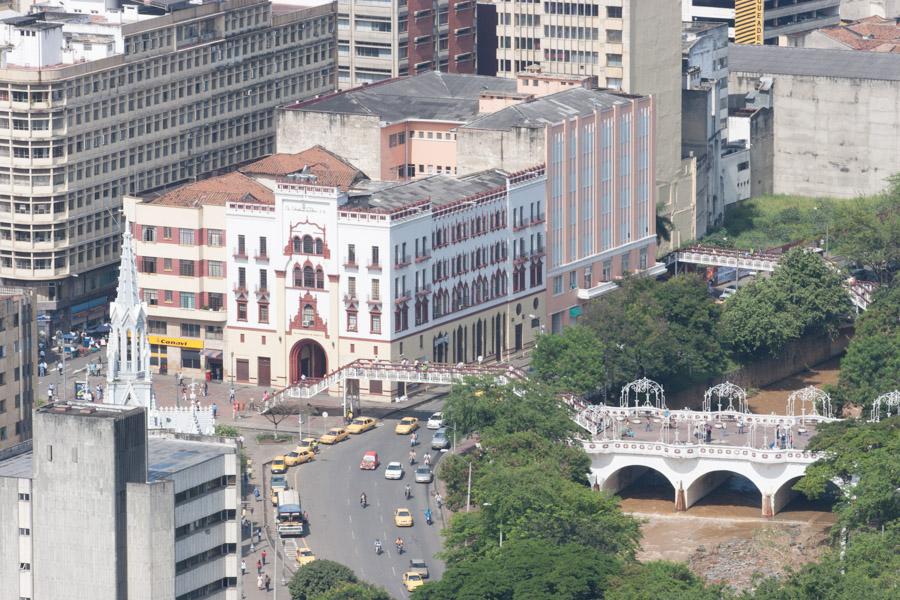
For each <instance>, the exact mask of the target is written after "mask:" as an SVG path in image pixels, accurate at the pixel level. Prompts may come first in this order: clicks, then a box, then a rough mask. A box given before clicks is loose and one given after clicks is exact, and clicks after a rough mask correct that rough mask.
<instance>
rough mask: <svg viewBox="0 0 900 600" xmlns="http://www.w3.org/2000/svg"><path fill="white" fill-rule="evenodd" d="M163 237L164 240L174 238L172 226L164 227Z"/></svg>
mask: <svg viewBox="0 0 900 600" xmlns="http://www.w3.org/2000/svg"><path fill="white" fill-rule="evenodd" d="M163 239H164V240H171V239H172V228H171V227H163Z"/></svg>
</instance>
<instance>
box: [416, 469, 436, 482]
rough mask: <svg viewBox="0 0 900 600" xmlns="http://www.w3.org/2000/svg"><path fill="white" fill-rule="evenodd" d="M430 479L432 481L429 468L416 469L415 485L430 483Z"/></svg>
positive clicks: (432, 475)
mask: <svg viewBox="0 0 900 600" xmlns="http://www.w3.org/2000/svg"><path fill="white" fill-rule="evenodd" d="M432 479H434V474H433V473H432V472H431V468H430V467H418V468H416V483H431V480H432Z"/></svg>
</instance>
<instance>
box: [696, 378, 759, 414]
mask: <svg viewBox="0 0 900 600" xmlns="http://www.w3.org/2000/svg"><path fill="white" fill-rule="evenodd" d="M723 401H726V402H727V404H726V405H725V408H724V409H723V408H722V402H723ZM735 404H737V406H735ZM714 405H715V407H716V410H717V411H718V412H722V411H723V410H726V411H731V412H741V413H747V412H750V407H749V406H748V405H747V392H746V391H744V388H742V387H741V386H739V385H735V384H733V383H731V382H730V381H726V382H724V383H720V384H718V385H714V386H712V387H711V388H709V389H708V390H706V393H705V394H703V410H704V411H705V412H712V410H713V406H714Z"/></svg>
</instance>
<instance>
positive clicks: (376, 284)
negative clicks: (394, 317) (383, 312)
mask: <svg viewBox="0 0 900 600" xmlns="http://www.w3.org/2000/svg"><path fill="white" fill-rule="evenodd" d="M371 290H372V298H371V300H372V301H373V302H379V301H380V300H381V281H380V280H378V279H373V280H372V281H371Z"/></svg>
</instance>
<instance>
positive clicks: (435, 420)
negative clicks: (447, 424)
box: [425, 412, 444, 429]
mask: <svg viewBox="0 0 900 600" xmlns="http://www.w3.org/2000/svg"><path fill="white" fill-rule="evenodd" d="M443 426H444V415H443V414H441V413H439V412H436V413H434V414H433V415H431V416H430V417H428V423H426V424H425V427H427V428H428V429H440V428H441V427H443Z"/></svg>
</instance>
